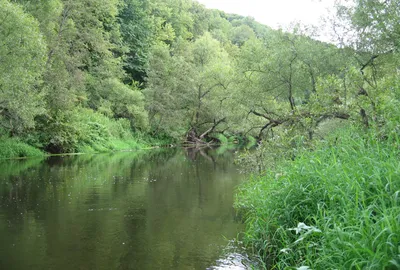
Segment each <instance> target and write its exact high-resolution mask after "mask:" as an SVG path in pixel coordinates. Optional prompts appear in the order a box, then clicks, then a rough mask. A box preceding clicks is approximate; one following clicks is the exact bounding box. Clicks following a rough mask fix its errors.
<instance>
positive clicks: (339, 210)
mask: <svg viewBox="0 0 400 270" xmlns="http://www.w3.org/2000/svg"><path fill="white" fill-rule="evenodd" d="M399 146H400V141H399V139H398V138H388V139H385V140H384V141H380V140H379V139H377V138H375V137H374V136H372V135H365V134H363V133H362V132H361V131H358V130H355V129H347V130H345V131H342V132H340V133H338V134H335V136H333V137H332V138H331V139H329V140H328V141H325V142H321V143H320V144H319V145H318V146H317V147H316V149H315V150H314V151H312V152H305V153H302V155H301V156H300V157H297V158H296V159H295V160H294V161H290V162H285V163H284V164H281V166H279V167H278V168H277V169H276V170H274V171H273V172H272V171H271V172H268V173H267V174H266V175H264V176H259V177H253V178H252V179H251V180H250V181H248V182H247V183H245V184H244V185H243V186H241V187H240V189H239V191H238V194H237V200H236V208H238V209H239V210H240V211H243V213H244V216H245V223H246V231H245V232H244V235H243V240H244V243H245V244H246V245H247V246H248V247H250V248H251V249H252V250H253V252H255V253H256V254H258V255H259V257H260V259H261V260H262V261H263V262H264V265H265V266H266V268H268V269H296V268H299V267H301V266H307V267H309V268H311V269H400V162H399V158H400V150H399ZM304 269H306V268H304Z"/></svg>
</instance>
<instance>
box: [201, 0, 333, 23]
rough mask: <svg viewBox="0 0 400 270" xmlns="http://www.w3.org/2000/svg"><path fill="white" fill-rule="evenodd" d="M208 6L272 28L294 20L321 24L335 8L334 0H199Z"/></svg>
mask: <svg viewBox="0 0 400 270" xmlns="http://www.w3.org/2000/svg"><path fill="white" fill-rule="evenodd" d="M197 1H198V2H200V3H202V4H204V5H205V6H206V7H207V8H212V9H219V10H223V11H225V12H226V13H235V14H239V15H242V16H250V17H253V18H254V19H255V20H256V21H258V22H260V23H262V24H266V25H268V26H270V27H272V28H275V29H277V28H284V29H285V28H287V27H288V26H289V25H290V24H291V23H292V22H300V23H302V24H306V25H310V24H312V25H317V26H318V25H319V24H321V21H320V19H321V18H324V17H326V16H328V13H329V11H332V10H333V6H334V0H197Z"/></svg>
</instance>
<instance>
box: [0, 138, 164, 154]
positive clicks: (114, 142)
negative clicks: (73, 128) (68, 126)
mask: <svg viewBox="0 0 400 270" xmlns="http://www.w3.org/2000/svg"><path fill="white" fill-rule="evenodd" d="M168 144H169V142H168V141H167V140H161V139H156V138H150V137H146V138H134V137H131V138H125V139H115V138H113V139H109V140H103V141H100V142H96V143H95V142H92V143H82V144H79V145H77V146H76V151H74V152H71V153H48V152H46V151H44V150H43V149H40V148H38V147H34V146H32V145H29V144H28V143H26V142H24V141H23V140H20V139H18V138H1V140H0V160H3V159H17V158H30V157H45V156H53V155H60V154H62V155H70V154H93V153H105V152H114V151H136V150H141V149H148V148H153V147H160V146H163V145H168Z"/></svg>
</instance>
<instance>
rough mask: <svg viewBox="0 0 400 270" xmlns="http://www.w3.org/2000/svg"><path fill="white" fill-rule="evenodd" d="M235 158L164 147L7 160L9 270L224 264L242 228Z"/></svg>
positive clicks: (2, 202) (0, 224)
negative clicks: (222, 256) (237, 205)
mask: <svg viewBox="0 0 400 270" xmlns="http://www.w3.org/2000/svg"><path fill="white" fill-rule="evenodd" d="M232 158H233V157H232V154H231V153H230V152H218V151H214V150H213V149H187V150H183V149H167V150H166V149H161V150H156V151H148V152H145V153H118V154H104V155H83V156H74V157H71V156H69V157H54V158H49V159H47V160H35V161H34V162H33V161H32V160H27V161H7V162H2V163H0V169H1V170H0V239H1V241H2V244H1V245H0V269H206V268H207V267H209V266H210V265H215V262H216V261H217V260H218V256H219V255H220V254H221V253H222V251H223V247H225V246H226V244H227V243H226V240H225V239H232V238H233V237H235V236H236V234H237V232H238V231H239V228H240V226H241V224H239V223H237V222H235V221H234V216H235V213H234V210H233V208H232V203H233V191H234V189H235V187H236V186H237V185H238V184H239V183H240V182H241V181H242V178H243V177H242V176H241V175H240V174H239V173H238V172H237V170H236V168H235V167H234V165H233V159H232ZM28 163H29V164H28ZM4 168H6V169H4ZM224 237H225V238H224ZM216 269H217V268H216Z"/></svg>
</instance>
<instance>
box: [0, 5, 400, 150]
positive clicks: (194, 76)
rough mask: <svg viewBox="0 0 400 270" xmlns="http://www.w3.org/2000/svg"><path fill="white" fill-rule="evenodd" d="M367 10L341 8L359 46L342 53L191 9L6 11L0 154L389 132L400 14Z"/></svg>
mask: <svg viewBox="0 0 400 270" xmlns="http://www.w3.org/2000/svg"><path fill="white" fill-rule="evenodd" d="M367 2H368V5H362V6H361V5H359V6H357V8H355V9H352V10H350V9H348V10H346V9H345V7H342V9H339V12H338V14H339V15H340V16H339V17H338V18H336V20H337V21H338V23H336V25H339V23H342V25H344V26H346V27H348V28H349V27H351V29H350V30H348V31H349V32H350V31H351V34H352V36H351V37H353V40H350V39H349V40H347V42H346V43H340V44H339V43H338V44H339V46H335V45H332V44H328V43H324V42H320V41H316V40H313V39H311V38H310V37H308V36H307V35H305V34H306V31H305V30H303V28H304V27H302V26H300V25H297V26H294V27H293V28H292V29H291V30H292V31H291V33H289V32H284V31H280V30H279V31H277V30H272V29H270V28H269V27H267V26H264V25H261V24H259V23H257V22H256V21H254V19H252V18H249V17H241V16H238V15H230V14H225V13H224V12H221V11H218V10H209V9H206V8H205V7H204V6H202V5H200V4H199V3H197V2H196V1H191V0H167V1H164V0H163V1H161V0H123V1H122V0H113V1H103V2H102V1H93V0H75V1H67V0H65V1H64V0H51V1H39V2H32V1H24V0H18V1H17V0H15V1H6V0H2V1H1V2H0V3H1V9H0V12H1V16H0V18H1V19H2V23H1V29H0V40H2V46H1V47H0V59H1V67H0V68H1V76H0V89H1V92H0V95H1V98H0V134H1V136H2V138H3V140H2V141H3V148H4V149H5V148H7V147H6V146H7V145H8V146H9V148H12V147H13V144H16V143H25V144H28V145H31V146H34V147H36V148H39V149H41V150H44V151H46V152H50V153H65V152H77V151H78V152H87V151H93V150H95V151H101V150H106V149H118V147H122V148H123V147H129V145H124V144H123V142H124V141H125V142H128V141H135V140H136V141H138V140H139V141H140V139H142V140H143V139H145V138H158V139H159V140H164V142H165V141H169V142H172V141H175V142H185V141H187V142H191V143H203V142H210V141H221V139H222V140H223V139H224V138H226V137H232V136H236V137H237V138H240V139H246V138H247V139H248V138H251V137H253V138H256V139H257V140H258V141H261V140H265V139H271V138H274V137H275V138H276V137H277V133H278V137H279V133H281V135H282V136H283V135H284V136H286V137H291V138H292V139H294V138H298V137H302V138H304V139H305V140H309V139H312V138H313V136H314V133H315V130H316V129H317V128H318V126H319V125H320V124H321V123H322V122H324V121H325V120H326V119H332V118H338V119H352V120H359V121H361V122H363V123H364V125H365V126H369V125H370V124H371V122H379V123H381V122H382V121H383V120H382V119H381V118H380V117H379V115H381V114H379V113H381V111H382V110H385V112H384V113H385V114H391V113H393V110H395V108H394V107H395V105H390V106H389V105H388V104H387V103H386V102H385V101H386V100H390V101H392V103H390V104H393V102H396V100H397V97H396V94H395V93H394V92H393V91H388V90H389V88H388V85H396V76H397V66H396V64H397V61H398V58H397V49H398V42H397V41H398V35H399V33H398V27H399V25H398V23H397V22H396V20H395V19H396V18H397V17H396V16H397V13H398V8H397V6H396V1H389V2H388V3H386V4H379V5H378V4H376V3H375V2H374V1H367ZM386 5H387V6H388V8H390V9H388V12H387V13H382V14H381V13H380V11H379V9H381V10H382V9H385V10H386ZM339 19H340V20H339ZM388 24H390V26H389V25H388ZM371 25H372V26H376V29H373V28H371V27H370V26H371ZM344 26H343V27H342V28H341V31H342V32H343V31H345V30H347V29H346V28H345V27H344ZM346 34H347V33H346ZM347 36H350V35H347ZM345 45H346V46H345ZM382 103H384V104H382ZM274 131H276V132H275V133H274ZM6 138H14V139H13V140H8V141H9V144H7V145H6V144H5V141H6ZM154 143H156V141H154ZM119 144H121V145H119ZM14 146H15V145H14ZM12 154H18V155H24V154H26V153H8V155H12ZM3 156H7V154H3Z"/></svg>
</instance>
